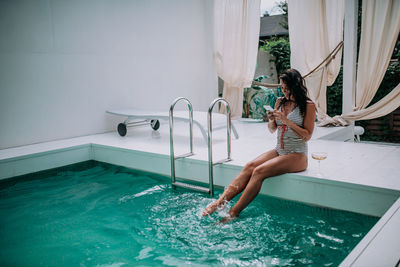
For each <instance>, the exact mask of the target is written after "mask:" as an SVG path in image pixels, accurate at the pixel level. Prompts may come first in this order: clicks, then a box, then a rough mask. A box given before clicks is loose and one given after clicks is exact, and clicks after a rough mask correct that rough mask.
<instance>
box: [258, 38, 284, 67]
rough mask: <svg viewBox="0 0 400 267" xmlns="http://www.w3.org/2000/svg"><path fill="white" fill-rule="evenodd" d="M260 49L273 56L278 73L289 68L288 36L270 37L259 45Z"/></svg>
mask: <svg viewBox="0 0 400 267" xmlns="http://www.w3.org/2000/svg"><path fill="white" fill-rule="evenodd" d="M260 49H261V50H264V51H267V52H268V53H269V54H271V55H272V56H274V58H275V59H274V62H275V66H276V71H277V73H278V75H279V74H280V73H282V72H283V71H284V70H286V69H288V68H290V43H289V38H288V37H279V38H272V39H271V40H269V41H267V42H266V43H265V44H264V45H263V46H261V47H260Z"/></svg>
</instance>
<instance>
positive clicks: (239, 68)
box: [214, 0, 260, 118]
mask: <svg viewBox="0 0 400 267" xmlns="http://www.w3.org/2000/svg"><path fill="white" fill-rule="evenodd" d="M259 33H260V0H215V1H214V42H215V44H214V48H215V60H216V69H217V75H218V76H219V77H220V78H221V79H223V80H224V90H223V97H224V98H225V99H226V100H227V101H228V103H229V105H230V107H231V114H232V117H233V118H240V117H241V116H242V109H243V88H244V87H250V86H251V83H252V81H253V78H254V72H255V68H256V61H257V52H258V39H259ZM222 109H223V110H221V111H222V112H224V106H222Z"/></svg>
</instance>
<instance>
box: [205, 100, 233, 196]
mask: <svg viewBox="0 0 400 267" xmlns="http://www.w3.org/2000/svg"><path fill="white" fill-rule="evenodd" d="M218 102H222V103H223V104H224V105H225V109H226V125H227V127H226V135H227V140H226V143H227V154H228V155H227V158H226V159H223V160H219V161H217V162H215V163H214V162H213V159H212V116H211V115H212V111H213V109H214V106H215V104H216V103H218ZM207 121H208V169H209V186H210V195H211V196H213V195H214V173H213V167H214V165H217V164H221V163H225V162H228V161H231V160H232V159H231V130H232V126H231V111H230V107H229V103H228V102H227V101H226V100H225V99H223V98H216V99H215V100H214V101H213V102H212V103H211V105H210V107H209V108H208V116H207Z"/></svg>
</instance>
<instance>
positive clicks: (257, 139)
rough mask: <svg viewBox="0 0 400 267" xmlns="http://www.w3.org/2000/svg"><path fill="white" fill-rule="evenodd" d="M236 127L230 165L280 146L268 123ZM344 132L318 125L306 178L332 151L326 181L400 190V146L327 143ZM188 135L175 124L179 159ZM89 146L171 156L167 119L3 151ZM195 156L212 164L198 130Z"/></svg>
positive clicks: (216, 141) (219, 136) (218, 147)
mask: <svg viewBox="0 0 400 267" xmlns="http://www.w3.org/2000/svg"><path fill="white" fill-rule="evenodd" d="M234 124H235V127H236V129H237V130H238V132H239V135H240V137H239V139H234V138H233V137H232V155H231V157H232V158H233V161H231V162H229V163H227V164H232V165H238V166H243V165H244V164H245V163H246V162H248V161H249V160H251V159H253V158H255V157H256V156H258V155H259V154H261V153H263V152H265V151H267V150H269V149H272V148H274V146H275V144H276V134H271V133H269V132H268V130H267V124H266V123H254V122H242V121H234ZM342 130H343V129H342V128H320V127H316V129H315V131H314V134H313V138H312V139H311V140H310V141H309V167H308V169H307V170H306V171H304V172H302V173H300V174H301V175H305V176H313V177H314V176H315V174H316V172H317V170H318V163H317V161H315V160H313V159H312V158H311V156H310V154H311V152H313V151H324V152H327V153H328V158H327V159H326V160H324V161H321V172H322V173H323V174H324V178H321V179H328V180H338V181H343V182H348V183H354V184H363V185H368V186H374V187H379V188H385V189H394V190H400V171H399V170H398V164H399V163H400V146H398V145H387V144H366V143H352V142H342V141H331V140H324V137H325V136H327V135H330V134H332V133H333V132H335V131H342ZM188 131H189V130H188V127H187V124H185V123H183V122H176V123H175V131H174V132H175V139H174V145H175V153H176V155H178V154H182V153H185V152H187V150H188V149H189V141H188V140H189V138H188V136H189V133H188ZM232 136H233V135H232ZM88 143H96V144H101V145H107V146H113V147H121V148H126V149H134V150H141V151H145V152H152V153H158V154H164V155H169V153H170V148H169V126H168V122H167V121H162V122H161V127H160V129H159V130H158V131H153V130H152V129H151V128H150V127H149V126H147V125H144V126H138V127H132V128H129V129H128V134H127V135H126V136H125V137H121V136H119V135H118V133H116V132H109V133H104V134H97V135H90V136H83V137H77V138H71V139H65V140H59V141H52V142H46V143H40V144H33V145H29V146H23V147H16V148H9V149H3V150H0V160H2V159H7V158H13V157H17V156H23V155H29V154H32V153H38V152H44V151H48V150H54V149H60V148H66V147H70V146H75V145H81V144H88ZM194 152H195V154H196V155H195V156H194V157H192V158H194V159H200V160H205V161H207V160H208V146H207V143H206V142H205V140H204V139H203V137H202V135H201V134H200V131H199V130H198V129H196V127H194ZM213 152H214V153H213V155H214V156H213V158H214V160H218V159H221V158H224V157H226V131H225V130H218V131H214V132H213Z"/></svg>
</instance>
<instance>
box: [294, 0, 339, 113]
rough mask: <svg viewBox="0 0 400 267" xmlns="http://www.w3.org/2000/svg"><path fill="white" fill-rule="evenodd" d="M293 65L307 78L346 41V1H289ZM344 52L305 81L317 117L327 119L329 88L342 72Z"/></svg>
mask: <svg viewBox="0 0 400 267" xmlns="http://www.w3.org/2000/svg"><path fill="white" fill-rule="evenodd" d="M288 9H289V18H288V19H289V38H290V50H291V56H290V64H291V66H292V68H295V69H297V70H298V71H300V73H301V74H302V75H303V76H304V75H306V74H308V73H309V72H310V71H312V70H313V69H314V68H316V67H317V66H318V65H319V64H320V63H321V62H322V61H323V60H324V59H326V58H327V57H328V55H329V54H330V53H331V52H332V51H333V50H334V49H335V48H336V47H337V46H338V44H339V43H340V42H341V41H342V40H343V17H344V1H343V0H306V1H298V0H289V1H288ZM341 59H342V51H341V50H340V51H339V53H337V54H336V57H334V58H333V59H332V60H331V61H330V62H329V63H328V64H323V65H322V66H321V67H320V68H318V69H317V70H316V71H315V72H313V73H312V74H310V75H309V76H308V77H306V78H305V81H306V85H307V88H308V90H309V96H310V98H311V99H312V100H313V102H314V103H315V104H316V107H317V117H318V120H319V121H324V120H325V119H326V118H327V115H326V86H329V85H332V84H333V82H334V81H335V79H336V77H337V75H338V74H339V71H340V62H341Z"/></svg>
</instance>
